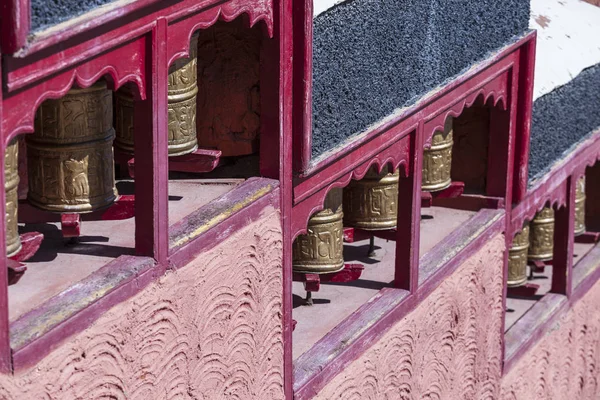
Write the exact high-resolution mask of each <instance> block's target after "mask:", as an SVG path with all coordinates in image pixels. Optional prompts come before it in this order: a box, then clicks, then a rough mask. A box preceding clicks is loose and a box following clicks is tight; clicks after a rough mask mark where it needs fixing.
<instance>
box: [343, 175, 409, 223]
mask: <svg viewBox="0 0 600 400" xmlns="http://www.w3.org/2000/svg"><path fill="white" fill-rule="evenodd" d="M399 176H400V173H399V171H396V172H395V173H390V172H388V167H387V166H385V167H384V168H383V170H382V171H381V173H380V174H378V173H377V170H376V168H375V167H371V168H370V169H369V171H368V172H367V174H366V175H365V177H364V178H363V179H361V180H360V181H354V180H353V181H351V182H350V184H349V185H348V186H347V187H346V188H344V224H345V225H348V226H353V227H356V228H361V229H365V230H382V229H392V228H395V227H396V220H397V219H398V179H399Z"/></svg>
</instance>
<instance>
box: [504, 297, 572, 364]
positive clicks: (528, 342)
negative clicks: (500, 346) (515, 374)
mask: <svg viewBox="0 0 600 400" xmlns="http://www.w3.org/2000/svg"><path fill="white" fill-rule="evenodd" d="M568 308H569V301H568V299H567V297H566V296H563V295H560V294H555V293H548V294H546V295H545V296H544V297H543V298H542V299H541V300H540V301H538V302H537V303H535V305H534V306H533V307H532V308H531V309H530V310H529V311H528V312H527V313H526V314H525V315H523V316H522V317H521V318H520V319H519V320H518V321H517V322H516V323H515V324H514V325H513V326H512V327H511V328H510V329H509V330H508V332H506V335H505V339H504V343H505V356H504V365H503V371H502V372H503V374H505V375H506V374H507V373H508V372H509V371H510V370H511V368H512V367H513V366H515V365H516V364H517V362H518V360H519V359H520V358H521V357H522V356H523V354H525V353H526V352H527V351H528V350H529V349H530V348H531V347H533V345H534V344H535V343H537V342H538V341H539V340H540V339H541V338H542V337H544V336H545V335H546V333H548V332H549V331H550V329H551V328H552V326H553V325H554V323H555V322H556V321H557V320H558V318H559V317H561V316H562V315H563V314H564V312H566V311H567V309H568Z"/></svg>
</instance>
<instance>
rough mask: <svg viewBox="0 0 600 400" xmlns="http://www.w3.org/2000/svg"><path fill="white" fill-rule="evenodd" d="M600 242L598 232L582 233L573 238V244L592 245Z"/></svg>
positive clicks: (599, 233)
mask: <svg viewBox="0 0 600 400" xmlns="http://www.w3.org/2000/svg"><path fill="white" fill-rule="evenodd" d="M598 241H600V232H584V233H582V234H581V235H577V236H575V243H584V244H594V243H598Z"/></svg>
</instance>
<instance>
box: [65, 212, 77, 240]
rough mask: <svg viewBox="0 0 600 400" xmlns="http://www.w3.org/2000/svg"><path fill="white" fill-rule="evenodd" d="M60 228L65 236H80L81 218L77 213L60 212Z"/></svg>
mask: <svg viewBox="0 0 600 400" xmlns="http://www.w3.org/2000/svg"><path fill="white" fill-rule="evenodd" d="M60 229H61V231H62V235H63V237H65V238H74V237H79V236H81V218H80V217H79V214H60Z"/></svg>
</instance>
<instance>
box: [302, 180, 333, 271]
mask: <svg viewBox="0 0 600 400" xmlns="http://www.w3.org/2000/svg"><path fill="white" fill-rule="evenodd" d="M343 218H344V213H343V212H342V189H341V188H335V189H332V190H331V191H330V192H329V193H328V194H327V197H326V199H325V208H324V209H323V210H322V211H319V212H317V213H315V214H314V215H313V216H312V217H311V218H310V220H309V221H308V232H307V233H306V234H305V235H300V236H298V238H297V239H296V240H295V241H294V246H293V264H292V266H293V267H292V268H293V270H294V271H296V272H305V273H312V274H323V273H329V272H336V271H339V270H341V269H343V268H344V257H343V249H344V244H343V239H344V224H343V222H342V221H343Z"/></svg>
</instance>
